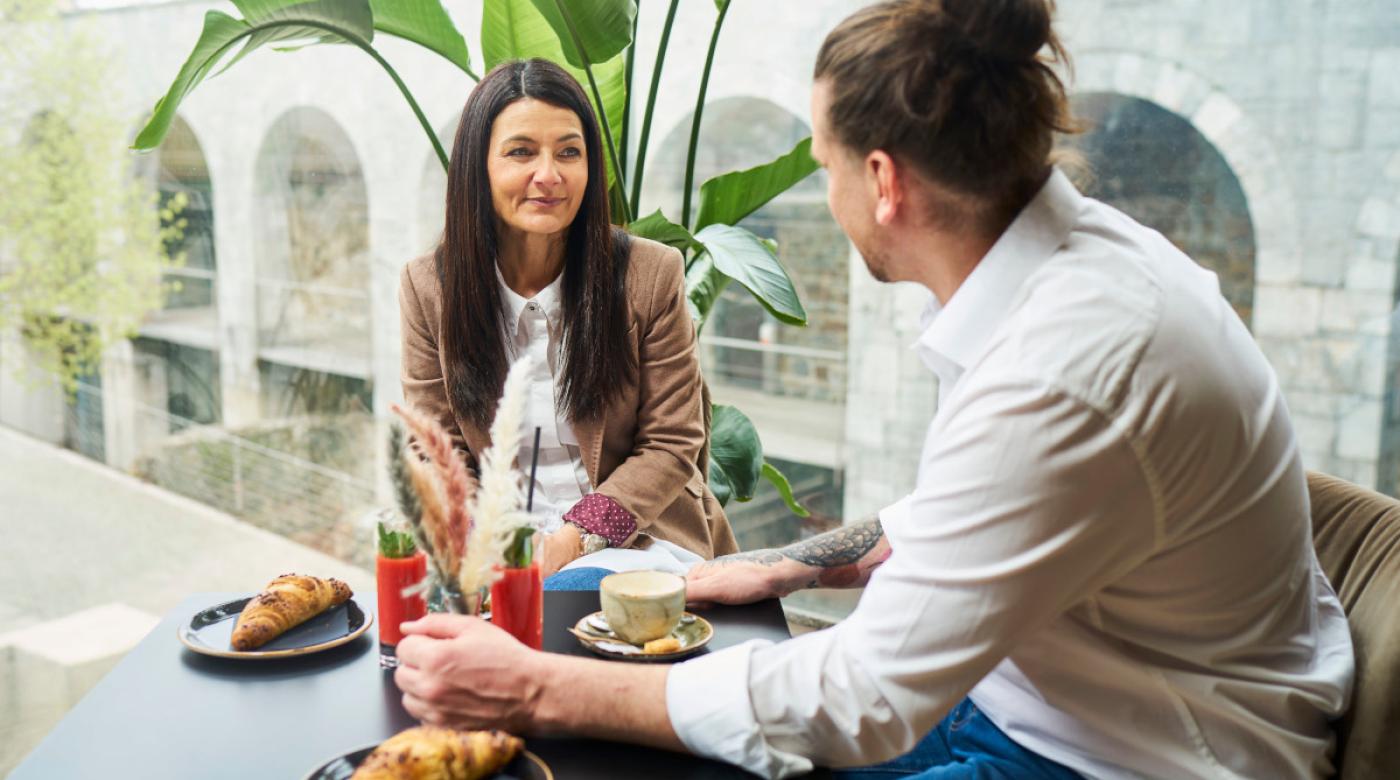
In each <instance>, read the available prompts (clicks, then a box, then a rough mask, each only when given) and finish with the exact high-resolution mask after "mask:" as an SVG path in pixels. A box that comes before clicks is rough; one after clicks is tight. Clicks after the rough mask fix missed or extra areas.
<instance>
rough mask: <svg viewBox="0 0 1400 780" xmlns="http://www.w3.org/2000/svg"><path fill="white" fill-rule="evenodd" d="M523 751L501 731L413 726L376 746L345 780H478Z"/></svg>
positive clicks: (515, 739)
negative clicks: (348, 779) (455, 729)
mask: <svg viewBox="0 0 1400 780" xmlns="http://www.w3.org/2000/svg"><path fill="white" fill-rule="evenodd" d="M524 746H525V741H524V740H522V739H520V737H513V736H511V735H510V734H507V733H505V732H504V731H454V730H452V729H444V728H438V727H436V726H419V727H417V728H411V729H408V730H407V731H400V732H399V733H398V734H395V735H394V736H392V737H390V738H389V739H387V740H385V741H384V742H383V743H381V744H380V745H379V747H377V748H375V749H374V752H373V753H370V754H369V755H368V756H366V757H365V760H364V762H363V763H361V764H360V768H359V769H356V770H355V774H353V775H351V776H350V780H483V779H484V778H487V777H490V776H491V775H494V774H496V773H497V772H499V771H500V770H501V769H502V768H504V767H505V765H506V764H509V763H510V760H511V759H512V758H515V754H516V753H519V752H520V750H521V748H523V747H524Z"/></svg>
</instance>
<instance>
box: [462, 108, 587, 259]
mask: <svg viewBox="0 0 1400 780" xmlns="http://www.w3.org/2000/svg"><path fill="white" fill-rule="evenodd" d="M486 175H487V177H488V178H489V179H490V181H491V201H492V204H493V205H494V207H495V209H496V216H497V217H498V218H499V219H500V220H501V222H502V226H503V228H504V229H505V230H516V231H520V232H523V233H537V234H546V235H553V234H556V233H559V232H561V231H563V230H565V229H567V228H568V227H569V225H570V224H572V223H573V221H574V217H575V216H576V215H577V214H578V208H579V205H580V204H582V203H583V193H584V190H585V189H586V188H587V187H588V149H587V148H586V147H585V146H584V140H583V125H582V123H580V122H579V118H578V115H577V114H575V113H574V112H572V111H570V110H569V109H567V108H559V107H558V106H553V105H550V104H549V103H544V102H542V101H539V100H535V99H533V98H522V99H520V100H517V101H515V102H514V103H511V104H510V105H508V106H506V107H505V109H504V110H502V111H501V113H500V114H498V115H497V116H496V122H495V124H493V125H492V126H491V146H490V150H489V152H488V155H487V158H486Z"/></svg>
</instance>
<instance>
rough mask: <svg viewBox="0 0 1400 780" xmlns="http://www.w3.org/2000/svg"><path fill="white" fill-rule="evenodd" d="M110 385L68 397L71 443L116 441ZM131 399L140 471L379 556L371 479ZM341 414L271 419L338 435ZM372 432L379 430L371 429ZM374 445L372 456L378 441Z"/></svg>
mask: <svg viewBox="0 0 1400 780" xmlns="http://www.w3.org/2000/svg"><path fill="white" fill-rule="evenodd" d="M102 392H103V391H102V389H101V388H99V387H96V386H93V385H90V384H85V383H80V384H79V385H78V387H77V392H76V394H75V395H74V397H73V399H72V400H71V401H70V402H69V403H68V404H67V417H68V420H67V424H66V426H65V429H66V435H65V439H66V441H65V444H66V445H67V446H68V447H70V448H71V449H74V450H76V451H78V452H81V453H83V454H85V455H88V456H89V457H93V458H95V459H102V458H103V453H104V452H105V449H106V447H107V446H110V445H111V444H112V443H111V442H106V441H105V433H104V425H103V421H102V414H101V413H100V410H102V408H103V405H102ZM128 408H131V409H133V410H134V415H133V419H132V420H131V421H130V422H131V425H132V429H133V431H134V434H133V441H134V445H135V448H136V453H137V454H136V457H135V459H134V463H133V466H132V470H133V471H134V472H135V474H136V475H137V476H139V477H140V478H142V479H145V480H146V481H149V482H151V483H153V484H155V485H158V486H160V487H162V488H164V489H166V490H169V491H171V492H173V493H178V494H180V495H183V496H186V497H188V498H191V499H193V500H195V501H198V502H200V503H202V504H205V505H207V506H211V507H214V508H215V509H219V510H221V511H224V512H227V513H229V514H231V515H234V516H236V517H238V518H240V519H243V520H246V521H248V522H250V523H252V524H253V525H256V526H258V527H261V528H264V529H266V530H268V531H272V532H273V533H276V534H278V535H281V536H284V537H287V538H289V539H292V540H293V541H296V542H299V543H301V544H305V545H307V546H309V547H312V548H315V549H317V550H320V551H322V552H325V553H327V554H330V555H333V556H336V557H338V558H341V559H342V560H346V561H349V562H351V563H356V564H359V565H367V564H368V562H369V561H370V560H372V555H371V553H372V550H371V549H370V545H371V537H370V534H369V529H368V528H366V527H365V523H364V522H363V518H364V517H365V516H366V514H367V513H368V512H370V511H371V510H373V509H374V508H375V507H376V500H375V488H374V484H373V482H372V481H371V480H369V479H366V478H364V477H362V476H357V475H353V474H348V473H346V472H344V471H341V470H339V469H335V468H331V467H328V466H326V465H323V464H320V463H315V462H313V461H310V460H307V459H305V458H302V457H298V456H296V455H293V454H290V453H287V452H283V451H280V450H277V449H275V448H273V447H269V446H266V445H264V444H260V443H258V442H256V441H253V440H252V439H250V438H247V437H246V436H240V435H237V434H235V433H231V432H229V431H227V430H224V429H223V428H220V427H218V426H216V425H205V424H201V423H198V422H196V421H194V420H189V419H185V418H183V417H179V416H177V415H173V414H171V413H169V412H168V411H166V410H164V409H160V408H156V407H153V406H149V405H146V404H142V403H139V402H138V403H132V404H130V405H129V406H128ZM94 412H96V413H94ZM350 417H354V418H355V419H353V420H351V419H349V418H350ZM344 422H345V424H346V428H347V430H348V429H351V428H354V427H357V426H367V427H368V429H369V430H370V431H371V432H372V430H373V427H374V422H373V419H372V418H370V417H368V416H367V415H352V416H347V418H346V419H345V421H344ZM335 424H336V422H335V418H304V419H294V420H285V421H269V422H266V423H263V424H262V426H263V427H264V428H265V429H267V430H275V431H278V432H279V433H285V431H286V430H287V429H288V428H291V429H294V433H293V436H294V437H295V436H297V435H307V436H317V435H320V436H330V437H331V438H336V437H337V432H336V431H335V430H334V429H333V427H332V426H334V425H335ZM278 426H281V427H278ZM340 438H348V439H350V440H351V441H352V442H353V441H354V440H355V439H356V438H359V437H357V436H355V435H353V434H350V435H345V436H341V437H340ZM369 439H370V440H371V441H372V440H374V439H375V437H374V436H373V434H372V433H371V435H370V436H369ZM352 446H353V445H352ZM356 449H357V450H358V449H359V447H356ZM366 452H367V453H370V457H372V453H373V450H372V449H370V450H366Z"/></svg>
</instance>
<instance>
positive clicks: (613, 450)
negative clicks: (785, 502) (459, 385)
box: [399, 238, 739, 558]
mask: <svg viewBox="0 0 1400 780" xmlns="http://www.w3.org/2000/svg"><path fill="white" fill-rule="evenodd" d="M627 308H628V316H629V318H630V319H631V328H630V330H629V331H628V336H629V338H630V339H631V344H632V348H633V349H634V350H636V355H637V365H638V366H639V371H638V372H637V376H636V377H635V378H634V379H632V380H631V381H625V382H624V387H623V388H622V391H621V394H620V395H619V396H618V398H617V399H616V400H615V401H613V403H612V404H611V405H610V406H609V407H608V409H607V411H606V412H605V413H604V414H603V416H602V417H601V419H597V420H591V421H584V422H579V423H575V424H574V433H575V434H576V435H577V436H578V440H579V449H580V451H581V452H582V455H583V465H584V468H585V469H586V470H587V471H588V479H589V480H590V481H591V482H592V483H593V487H594V490H595V491H596V492H599V493H602V494H604V495H606V496H608V497H609V498H611V499H612V500H614V501H616V502H617V503H618V504H620V505H622V507H623V508H625V509H626V510H627V511H629V512H631V513H632V516H633V517H635V518H636V520H637V526H638V530H639V531H642V532H644V534H643V535H641V536H639V537H638V539H637V541H636V542H634V545H635V546H646V545H647V544H649V543H650V542H649V540H648V539H647V538H646V536H645V535H646V534H649V535H651V536H655V537H658V538H661V539H665V540H667V541H670V542H674V543H675V544H678V545H680V546H682V547H684V548H686V549H688V550H693V551H694V552H696V553H698V554H699V555H702V556H704V557H705V558H713V557H715V556H716V555H724V554H727V553H732V552H737V551H738V549H739V546H738V544H737V543H736V542H735V541H734V532H733V531H732V530H731V529H730V527H729V520H728V518H726V517H725V515H724V510H723V509H722V508H721V507H720V505H719V502H718V501H717V500H715V497H714V494H713V493H711V492H710V488H709V485H708V484H707V483H706V479H705V477H706V468H707V463H708V458H709V445H708V442H707V440H706V428H707V426H708V417H709V411H710V409H709V406H710V405H709V398H708V393H707V392H705V390H704V383H703V382H701V380H700V363H699V359H698V357H697V356H696V354H695V323H694V322H693V321H692V320H691V318H690V311H689V309H688V308H687V307H686V303H685V272H684V267H683V263H682V261H681V256H680V252H678V251H676V250H675V249H672V248H671V247H668V246H666V245H665V244H660V243H657V242H655V241H648V240H646V239H641V238H633V239H632V253H631V256H630V261H629V263H628V269H627ZM399 315H400V317H401V319H402V324H403V394H404V399H405V400H406V401H407V402H408V403H409V404H410V405H412V406H413V407H414V408H415V409H418V410H419V411H421V412H423V413H426V414H429V415H431V416H432V417H433V419H435V420H437V421H438V422H439V423H441V424H442V426H443V428H445V429H446V430H447V432H448V433H450V434H451V435H452V438H453V441H454V443H455V444H456V445H457V446H458V448H460V449H462V450H463V451H464V452H465V453H466V454H467V459H468V462H469V463H470V464H471V465H473V466H475V453H479V452H482V451H483V450H484V449H485V447H486V446H487V445H489V444H490V443H491V440H490V435H489V434H488V432H487V431H484V430H481V429H480V428H477V427H476V426H475V425H474V424H472V423H471V422H470V421H469V420H467V419H465V418H463V417H461V416H460V415H458V414H456V413H455V412H454V411H453V409H452V404H451V401H450V400H449V399H448V396H447V390H446V385H445V383H444V381H443V376H444V375H445V368H444V366H443V363H442V358H441V355H440V354H439V352H438V334H439V333H440V331H441V327H440V325H441V318H442V317H443V311H442V288H441V285H440V284H439V283H438V277H437V270H436V267H435V264H434V262H433V257H432V255H426V256H424V257H419V258H417V259H416V260H413V261H411V262H409V263H408V265H406V266H404V269H403V274H402V275H401V277H400V280H399Z"/></svg>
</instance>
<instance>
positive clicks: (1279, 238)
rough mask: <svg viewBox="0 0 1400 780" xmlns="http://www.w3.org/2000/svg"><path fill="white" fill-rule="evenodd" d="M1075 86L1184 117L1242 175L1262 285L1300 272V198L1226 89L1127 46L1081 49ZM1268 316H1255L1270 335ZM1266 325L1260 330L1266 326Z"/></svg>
mask: <svg viewBox="0 0 1400 780" xmlns="http://www.w3.org/2000/svg"><path fill="white" fill-rule="evenodd" d="M1075 62H1076V70H1075V79H1074V85H1073V86H1074V91H1075V92H1076V93H1078V92H1117V93H1119V94H1122V95H1127V96H1130V97H1137V98H1141V99H1143V100H1147V101H1150V102H1152V103H1155V104H1157V105H1159V106H1161V107H1162V108H1165V109H1167V110H1168V111H1171V112H1172V113H1174V114H1177V115H1179V116H1182V117H1185V118H1186V119H1187V120H1189V121H1190V123H1191V125H1192V126H1193V127H1195V128H1196V130H1197V131H1199V132H1200V133H1201V135H1203V136H1205V138H1206V140H1208V141H1210V143H1211V144H1212V145H1213V146H1214V147H1215V149H1216V150H1217V151H1218V152H1219V153H1220V155H1221V156H1222V157H1224V158H1225V161H1226V162H1227V163H1228V164H1229V166H1230V169H1231V170H1232V171H1233V172H1234V174H1235V176H1236V177H1237V178H1238V179H1239V181H1240V185H1241V186H1242V187H1243V188H1244V192H1245V196H1246V198H1247V199H1248V203H1249V207H1250V214H1251V217H1252V218H1253V221H1254V227H1255V248H1256V256H1255V284H1256V290H1257V289H1259V288H1260V287H1264V286H1267V285H1287V284H1291V283H1296V282H1298V281H1300V280H1301V277H1302V244H1301V235H1300V234H1299V229H1298V225H1299V221H1298V202H1297V197H1296V196H1295V195H1294V192H1293V187H1292V186H1291V183H1290V182H1289V181H1288V179H1287V178H1286V177H1285V176H1284V174H1283V171H1282V165H1281V162H1280V158H1279V154H1278V152H1277V150H1276V149H1275V148H1274V145H1273V143H1272V142H1271V141H1270V140H1269V135H1268V133H1267V132H1265V131H1264V130H1263V128H1261V127H1259V126H1258V125H1257V124H1255V123H1254V121H1253V120H1252V119H1250V117H1249V115H1248V114H1247V113H1246V112H1245V111H1244V109H1242V108H1241V107H1240V105H1239V104H1238V103H1236V102H1235V101H1234V99H1233V98H1231V97H1230V95H1229V94H1228V93H1227V92H1226V91H1225V90H1224V89H1222V88H1220V87H1218V86H1216V85H1215V84H1212V83H1211V82H1210V81H1208V80H1207V79H1205V78H1204V77H1202V76H1201V75H1199V74H1197V73H1195V72H1194V71H1192V70H1190V69H1188V68H1186V67H1183V66H1182V65H1181V64H1179V63H1176V62H1171V61H1169V60H1164V59H1159V58H1155V57H1149V56H1144V55H1141V54H1136V53H1131V52H1122V51H1103V50H1097V51H1095V50H1089V51H1082V52H1079V53H1078V54H1076V60H1075ZM1271 327H1272V323H1271V322H1270V321H1269V320H1263V321H1260V322H1257V323H1256V333H1259V334H1260V335H1265V334H1266V332H1267V331H1268V330H1270V329H1271ZM1261 331H1262V332H1261Z"/></svg>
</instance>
